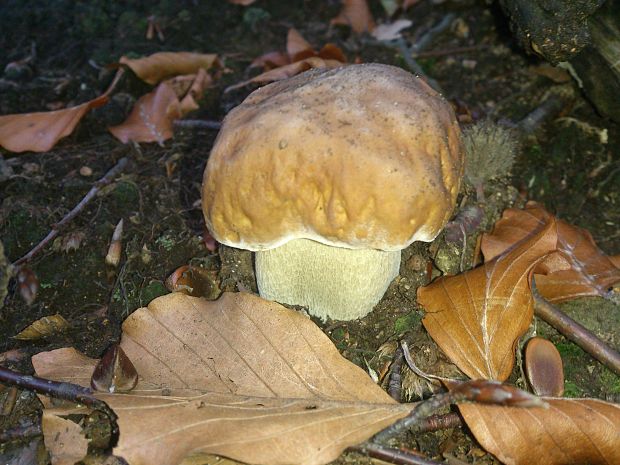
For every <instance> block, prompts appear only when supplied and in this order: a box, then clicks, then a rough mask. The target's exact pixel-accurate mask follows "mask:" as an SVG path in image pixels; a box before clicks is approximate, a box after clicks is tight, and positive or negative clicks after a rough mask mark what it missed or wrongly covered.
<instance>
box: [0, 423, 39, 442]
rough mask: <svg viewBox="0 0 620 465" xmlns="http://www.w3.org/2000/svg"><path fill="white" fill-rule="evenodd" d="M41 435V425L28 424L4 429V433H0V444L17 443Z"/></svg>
mask: <svg viewBox="0 0 620 465" xmlns="http://www.w3.org/2000/svg"><path fill="white" fill-rule="evenodd" d="M41 434H43V433H42V431H41V425H39V424H36V425H35V424H30V425H26V426H18V427H16V428H10V429H5V430H4V431H0V444H5V443H7V442H9V441H17V440H22V439H26V438H32V437H35V436H41Z"/></svg>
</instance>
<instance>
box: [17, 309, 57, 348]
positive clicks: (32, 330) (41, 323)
mask: <svg viewBox="0 0 620 465" xmlns="http://www.w3.org/2000/svg"><path fill="white" fill-rule="evenodd" d="M68 328H69V322H68V321H67V320H65V319H64V318H63V317H62V315H60V314H59V313H56V314H55V315H50V316H44V317H43V318H40V319H38V320H37V321H35V322H34V323H32V324H30V325H29V326H28V327H26V328H25V329H24V330H22V331H20V332H19V333H18V334H17V335H15V336H13V339H19V340H20V341H36V340H37V339H42V338H44V337H49V336H53V335H55V334H59V333H63V332H65V331H66V330H67V329H68Z"/></svg>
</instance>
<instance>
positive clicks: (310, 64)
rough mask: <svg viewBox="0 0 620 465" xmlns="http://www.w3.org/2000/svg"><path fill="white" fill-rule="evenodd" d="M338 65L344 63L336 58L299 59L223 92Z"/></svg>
mask: <svg viewBox="0 0 620 465" xmlns="http://www.w3.org/2000/svg"><path fill="white" fill-rule="evenodd" d="M340 66H345V64H344V63H342V62H340V61H337V60H324V59H323V58H319V57H310V58H306V59H304V60H301V61H296V62H295V63H291V64H289V65H285V66H281V67H279V68H275V69H272V70H269V71H267V72H265V73H261V74H259V75H258V76H255V77H253V78H252V79H248V80H247V81H243V82H240V83H238V84H234V85H232V86H229V87H227V88H226V90H225V91H224V92H230V91H231V90H234V89H238V88H239V87H243V86H247V85H248V84H268V83H270V82H274V81H281V80H282V79H287V78H290V77H292V76H296V75H298V74H299V73H303V72H304V71H308V70H309V69H312V68H338V67H340Z"/></svg>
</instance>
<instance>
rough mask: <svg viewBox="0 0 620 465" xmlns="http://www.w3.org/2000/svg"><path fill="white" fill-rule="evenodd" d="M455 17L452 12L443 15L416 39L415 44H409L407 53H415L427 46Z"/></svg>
mask: <svg viewBox="0 0 620 465" xmlns="http://www.w3.org/2000/svg"><path fill="white" fill-rule="evenodd" d="M455 17H456V15H455V14H454V13H448V14H447V15H445V16H444V17H443V18H442V19H441V21H439V22H438V23H437V24H436V25H434V26H433V27H432V28H430V29H429V30H428V31H426V32H425V33H424V34H423V35H422V37H420V38H419V39H418V40H416V42H415V44H413V45H412V46H411V49H410V51H409V53H411V54H412V55H416V54H418V53H420V52H421V51H422V50H424V49H425V48H427V47H428V46H429V45H430V44H431V43H432V42H433V41H434V40H435V39H436V38H437V37H438V36H439V35H441V34H443V32H444V31H445V30H446V29H448V28H449V27H450V24H452V21H453V20H454V18H455Z"/></svg>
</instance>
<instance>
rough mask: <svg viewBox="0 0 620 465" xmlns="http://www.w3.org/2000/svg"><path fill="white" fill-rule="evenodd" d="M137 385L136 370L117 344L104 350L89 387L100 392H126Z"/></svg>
mask: <svg viewBox="0 0 620 465" xmlns="http://www.w3.org/2000/svg"><path fill="white" fill-rule="evenodd" d="M137 383H138V373H137V372H136V368H135V367H134V366H133V363H131V360H129V357H127V355H125V352H124V351H123V349H121V348H120V347H119V346H118V344H113V345H112V346H111V347H110V348H108V350H106V352H105V354H103V357H101V360H99V362H98V363H97V366H96V367H95V369H94V370H93V374H92V375H91V377H90V387H91V388H93V389H94V390H95V391H101V392H128V391H131V390H132V389H133V388H134V387H136V384H137Z"/></svg>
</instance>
